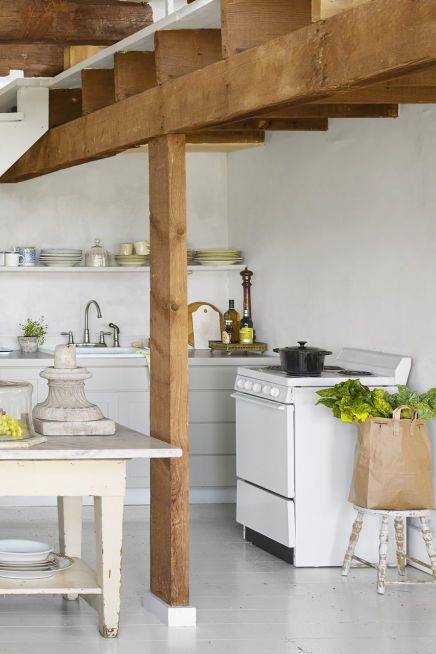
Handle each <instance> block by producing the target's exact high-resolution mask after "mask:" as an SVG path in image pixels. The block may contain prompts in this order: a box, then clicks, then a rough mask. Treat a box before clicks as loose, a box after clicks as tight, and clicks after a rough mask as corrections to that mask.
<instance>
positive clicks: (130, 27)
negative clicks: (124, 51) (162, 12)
mask: <svg viewBox="0 0 436 654" xmlns="http://www.w3.org/2000/svg"><path fill="white" fill-rule="evenodd" d="M152 22H153V10H152V8H151V7H150V5H149V4H148V3H146V2H127V1H126V0H38V2H35V0H1V11H0V42H2V43H33V42H44V43H58V44H62V45H68V44H71V45H74V44H81V43H85V44H89V43H92V44H94V45H108V44H110V43H115V42H116V41H119V40H121V39H123V38H125V37H126V36H129V35H130V34H133V33H134V32H137V31H138V30H140V29H142V28H143V27H147V26H148V25H151V23H152Z"/></svg>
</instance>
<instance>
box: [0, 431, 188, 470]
mask: <svg viewBox="0 0 436 654" xmlns="http://www.w3.org/2000/svg"><path fill="white" fill-rule="evenodd" d="M180 456H182V450H181V449H180V448H178V447H171V446H170V445H168V443H165V442H164V441H161V440H158V439H157V438H152V437H150V436H145V435H144V434H140V433H139V432H137V431H133V430H132V429H128V428H127V427H123V426H122V425H118V424H117V432H116V434H115V435H114V436H47V442H45V443H41V444H40V445H34V446H33V447H29V448H25V449H0V461H1V460H4V461H5V460H8V461H19V460H20V461H22V460H33V461H35V460H50V459H53V460H78V459H125V460H129V459H158V458H159V459H169V458H173V457H175V458H177V457H180Z"/></svg>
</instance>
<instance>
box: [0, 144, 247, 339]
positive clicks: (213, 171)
mask: <svg viewBox="0 0 436 654" xmlns="http://www.w3.org/2000/svg"><path fill="white" fill-rule="evenodd" d="M187 180H188V242H189V246H190V247H194V248H195V247H200V246H215V245H216V246H222V245H227V243H228V225H227V178H226V155H225V154H219V153H216V154H215V153H214V154H199V153H196V154H195V155H188V157H187ZM0 219H1V225H2V229H1V231H0V249H3V248H9V247H11V246H15V245H34V246H36V247H37V248H41V247H61V246H63V247H76V248H79V247H80V248H83V249H86V248H88V247H89V246H90V245H91V244H92V242H93V239H94V238H100V239H102V241H103V243H104V245H105V247H106V248H107V249H109V250H110V251H112V252H114V251H115V250H116V248H117V245H118V243H120V242H130V241H135V240H140V239H143V238H148V233H149V232H148V159H147V155H146V154H144V153H135V154H125V155H120V156H117V157H112V158H110V159H106V160H102V161H99V162H95V163H91V164H86V165H84V166H78V167H76V168H70V169H69V170H65V171H61V172H58V173H53V174H52V175H48V176H45V177H41V178H38V179H34V180H30V181H28V182H23V183H20V184H9V185H0ZM230 275H237V273H236V272H235V273H230ZM149 283H150V277H149V274H148V273H123V274H116V273H105V274H101V273H100V274H95V273H94V274H92V273H83V274H79V273H71V274H70V273H68V274H66V273H39V274H36V273H28V274H26V273H18V274H17V273H16V274H14V273H10V274H8V273H1V274H0V289H1V297H2V312H1V319H0V347H16V337H17V334H18V323H19V322H21V321H23V320H25V319H26V318H27V317H28V316H31V317H39V316H40V315H44V316H45V318H46V320H47V322H48V325H49V329H48V336H47V342H48V343H50V344H51V343H57V342H61V341H62V340H63V338H64V337H61V336H59V332H61V331H68V330H70V329H72V330H73V331H74V336H75V338H76V339H77V340H81V337H82V336H83V322H84V308H85V305H86V302H87V301H88V300H89V299H92V298H95V299H96V300H97V301H98V302H99V304H100V306H101V310H102V314H103V318H102V319H101V320H97V317H96V315H95V312H94V309H92V308H91V311H90V329H91V333H92V334H91V338H95V336H96V334H98V331H99V330H100V329H105V330H106V329H107V325H108V323H109V322H115V323H116V324H118V325H119V326H120V328H121V344H122V345H129V344H130V342H131V340H133V339H137V338H144V337H147V336H148V333H149V327H148V325H149ZM188 290H189V299H190V301H194V300H207V301H209V302H212V303H214V304H217V305H218V306H219V307H220V308H224V307H225V306H226V303H227V299H228V275H227V274H226V273H220V272H216V273H215V272H212V273H194V274H192V275H190V276H189V282H188ZM107 340H108V342H110V338H108V339H107Z"/></svg>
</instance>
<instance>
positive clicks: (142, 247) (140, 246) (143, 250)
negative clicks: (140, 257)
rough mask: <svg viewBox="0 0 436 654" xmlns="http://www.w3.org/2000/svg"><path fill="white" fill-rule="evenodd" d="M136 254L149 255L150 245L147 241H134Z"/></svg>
mask: <svg viewBox="0 0 436 654" xmlns="http://www.w3.org/2000/svg"><path fill="white" fill-rule="evenodd" d="M135 252H136V254H150V243H149V242H148V241H135Z"/></svg>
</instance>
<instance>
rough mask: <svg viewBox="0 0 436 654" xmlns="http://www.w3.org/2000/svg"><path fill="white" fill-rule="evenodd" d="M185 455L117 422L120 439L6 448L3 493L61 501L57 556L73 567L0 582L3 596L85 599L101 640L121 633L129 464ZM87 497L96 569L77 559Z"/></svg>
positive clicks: (0, 470) (52, 440)
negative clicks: (64, 557)
mask: <svg viewBox="0 0 436 654" xmlns="http://www.w3.org/2000/svg"><path fill="white" fill-rule="evenodd" d="M180 456H182V450H181V449H179V448H176V447H170V446H169V445H167V443H164V442H163V441H160V440H157V439H156V438H150V437H148V436H144V435H142V434H139V433H138V432H135V431H132V430H131V429H127V428H126V427H122V426H120V425H117V434H116V435H115V436H49V437H48V441H47V442H46V443H42V444H41V445H36V446H35V447H32V448H29V449H20V450H18V449H16V450H13V449H10V450H7V449H5V450H3V449H1V450H0V496H3V497H10V496H22V497H29V496H32V497H38V496H39V497H40V496H47V495H55V496H57V498H58V514H59V545H60V553H61V554H65V555H67V556H70V557H73V558H74V563H73V565H72V566H71V567H70V568H69V569H68V570H65V572H59V573H56V574H55V575H54V576H53V577H49V578H48V579H39V580H32V581H21V580H18V581H17V580H10V579H2V578H0V595H37V594H42V595H51V594H59V595H64V596H65V597H66V599H77V598H78V597H79V596H80V597H83V599H85V600H86V601H87V602H88V603H89V604H90V605H91V606H93V607H94V608H95V609H96V610H97V612H98V616H99V629H100V633H101V634H102V636H104V637H105V638H111V637H115V636H117V634H118V625H119V612H120V585H121V547H122V534H123V505H124V495H125V488H126V462H127V461H130V460H131V459H151V458H171V457H180ZM84 495H91V496H93V497H94V509H95V533H96V546H97V569H96V570H95V571H94V570H92V569H91V568H90V567H89V566H88V565H87V564H86V563H85V562H84V561H82V559H81V558H80V556H81V544H82V497H83V496H84ZM4 532H6V529H5V530H4ZM23 532H24V533H23V537H25V525H23ZM5 535H6V534H5ZM0 610H1V603H0Z"/></svg>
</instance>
